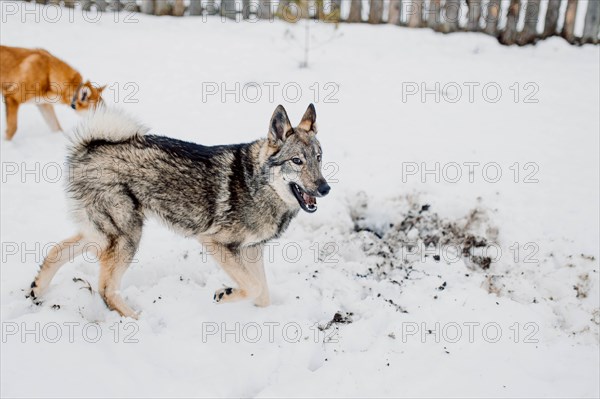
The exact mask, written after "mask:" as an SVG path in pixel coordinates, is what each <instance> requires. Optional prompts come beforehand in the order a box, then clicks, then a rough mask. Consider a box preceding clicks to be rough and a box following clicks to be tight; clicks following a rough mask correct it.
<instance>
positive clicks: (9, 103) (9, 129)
mask: <svg viewBox="0 0 600 399" xmlns="http://www.w3.org/2000/svg"><path fill="white" fill-rule="evenodd" d="M5 100H6V140H12V138H13V136H14V135H15V133H16V132H17V113H18V112H19V102H18V101H17V100H15V99H14V98H11V97H8V98H6V99H5Z"/></svg>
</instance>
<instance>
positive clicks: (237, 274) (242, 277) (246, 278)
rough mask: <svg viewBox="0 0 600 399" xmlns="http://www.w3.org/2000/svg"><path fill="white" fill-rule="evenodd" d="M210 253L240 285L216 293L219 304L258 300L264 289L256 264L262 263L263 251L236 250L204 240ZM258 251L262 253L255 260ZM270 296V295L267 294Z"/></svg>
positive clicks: (258, 249) (215, 298)
mask: <svg viewBox="0 0 600 399" xmlns="http://www.w3.org/2000/svg"><path fill="white" fill-rule="evenodd" d="M203 244H204V245H205V247H206V249H207V252H209V253H210V254H211V255H213V257H214V258H215V259H216V261H217V262H219V264H220V265H221V267H222V268H223V270H225V272H226V273H227V274H228V275H229V277H231V279H232V280H233V281H234V282H235V283H236V284H237V285H238V286H237V287H225V288H220V289H218V290H217V291H215V294H214V296H213V299H214V300H215V301H216V302H218V303H224V302H235V301H240V300H243V299H254V300H258V298H259V297H261V294H262V291H263V287H262V283H261V279H260V275H257V273H256V266H255V264H256V262H262V249H261V248H260V247H259V248H257V249H255V250H252V249H250V250H248V249H249V248H251V247H249V248H244V249H239V250H234V249H231V248H228V247H226V246H224V245H222V244H220V243H217V242H214V241H206V240H203ZM256 251H261V252H260V256H259V257H258V259H256V258H254V255H255V254H256ZM267 296H268V293H267Z"/></svg>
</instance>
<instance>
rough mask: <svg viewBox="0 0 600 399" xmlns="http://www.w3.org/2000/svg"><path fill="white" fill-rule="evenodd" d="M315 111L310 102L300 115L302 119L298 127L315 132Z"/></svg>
mask: <svg viewBox="0 0 600 399" xmlns="http://www.w3.org/2000/svg"><path fill="white" fill-rule="evenodd" d="M316 123H317V111H316V110H315V106H314V105H313V104H310V105H309V106H308V108H307V109H306V112H305V113H304V116H303V117H302V121H300V124H299V125H298V127H299V128H301V129H304V130H306V131H307V132H310V131H311V130H312V131H313V132H315V133H317V126H316Z"/></svg>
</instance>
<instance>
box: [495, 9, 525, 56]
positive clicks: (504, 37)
mask: <svg viewBox="0 0 600 399" xmlns="http://www.w3.org/2000/svg"><path fill="white" fill-rule="evenodd" d="M520 12H521V0H510V6H509V7H508V14H507V16H506V27H505V28H504V30H503V31H502V33H501V34H500V37H499V38H498V41H499V42H500V43H502V44H505V45H507V46H510V45H512V44H515V43H516V39H517V33H518V32H517V23H518V22H519V14H520Z"/></svg>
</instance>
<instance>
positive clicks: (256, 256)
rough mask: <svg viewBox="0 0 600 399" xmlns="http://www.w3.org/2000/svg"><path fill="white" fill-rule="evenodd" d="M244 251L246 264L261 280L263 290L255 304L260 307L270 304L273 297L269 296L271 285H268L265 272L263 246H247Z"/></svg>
mask: <svg viewBox="0 0 600 399" xmlns="http://www.w3.org/2000/svg"><path fill="white" fill-rule="evenodd" d="M243 253H245V254H246V260H245V261H244V265H245V266H246V267H247V268H248V269H249V270H250V271H251V272H252V273H253V274H254V276H256V278H257V279H258V280H259V281H260V287H261V292H260V295H259V296H258V297H256V299H254V304H255V305H256V306H260V307H265V306H269V305H270V304H271V298H270V296H269V286H268V285H267V276H266V274H265V263H264V259H263V256H264V253H263V246H262V245H255V246H252V247H248V248H245V249H244V250H243Z"/></svg>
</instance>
